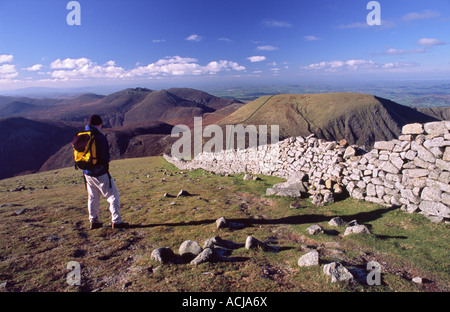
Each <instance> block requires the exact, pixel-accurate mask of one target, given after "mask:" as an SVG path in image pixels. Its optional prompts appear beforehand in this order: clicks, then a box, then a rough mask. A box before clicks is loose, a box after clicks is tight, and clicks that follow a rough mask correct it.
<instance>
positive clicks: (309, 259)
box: [297, 250, 319, 267]
mask: <svg viewBox="0 0 450 312" xmlns="http://www.w3.org/2000/svg"><path fill="white" fill-rule="evenodd" d="M297 263H298V265H299V266H302V267H303V266H306V267H308V266H317V265H319V253H318V252H317V250H312V251H310V252H308V253H307V254H305V255H303V256H301V257H300V258H299V259H298V262H297Z"/></svg>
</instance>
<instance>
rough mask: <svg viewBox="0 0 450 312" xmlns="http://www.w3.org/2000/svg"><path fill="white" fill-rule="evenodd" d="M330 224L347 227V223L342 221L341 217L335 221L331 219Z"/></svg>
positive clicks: (335, 218)
mask: <svg viewBox="0 0 450 312" xmlns="http://www.w3.org/2000/svg"><path fill="white" fill-rule="evenodd" d="M328 224H329V225H330V226H343V225H345V224H346V223H345V221H344V220H342V218H341V217H334V218H333V219H331V220H330V221H329V222H328Z"/></svg>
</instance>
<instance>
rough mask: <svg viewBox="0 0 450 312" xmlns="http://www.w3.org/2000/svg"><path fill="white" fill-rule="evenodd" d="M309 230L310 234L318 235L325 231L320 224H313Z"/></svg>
mask: <svg viewBox="0 0 450 312" xmlns="http://www.w3.org/2000/svg"><path fill="white" fill-rule="evenodd" d="M307 230H308V233H309V234H310V235H316V234H319V233H323V229H322V227H321V226H320V225H318V224H314V225H311V226H310V227H309V228H307Z"/></svg>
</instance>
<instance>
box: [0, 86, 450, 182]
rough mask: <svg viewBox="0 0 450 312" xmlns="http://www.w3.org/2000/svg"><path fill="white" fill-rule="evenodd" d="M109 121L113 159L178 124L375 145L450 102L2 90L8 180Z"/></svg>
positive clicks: (142, 150) (2, 148)
mask: <svg viewBox="0 0 450 312" xmlns="http://www.w3.org/2000/svg"><path fill="white" fill-rule="evenodd" d="M93 113H95V114H99V115H101V116H102V118H103V121H104V126H105V127H104V130H103V132H104V133H105V134H106V136H107V137H108V141H109V143H110V149H111V154H112V157H113V159H120V158H132V157H141V156H151V155H160V154H162V153H163V152H168V151H170V146H171V144H172V143H173V142H174V141H175V140H176V138H172V137H171V136H170V134H171V131H172V128H173V127H174V126H175V125H178V124H183V125H188V126H190V127H191V126H193V119H194V117H198V116H201V117H203V126H207V125H208V124H213V123H214V124H219V125H221V126H223V127H224V126H225V125H231V124H244V125H249V124H253V125H272V124H276V125H279V126H280V136H281V138H285V137H288V136H298V135H308V134H310V133H314V134H316V135H317V136H318V137H320V138H323V139H326V140H339V139H341V138H345V139H347V141H348V142H349V143H351V144H358V145H365V146H367V147H370V146H371V144H373V142H374V141H378V140H390V139H392V138H394V137H395V136H397V135H398V134H399V133H400V130H401V127H402V126H403V125H404V124H406V123H411V122H427V121H433V120H439V119H448V118H449V115H450V108H442V107H439V108H426V109H417V110H416V109H413V108H410V107H406V106H402V105H399V104H397V103H394V102H392V101H389V100H386V99H382V98H378V97H375V96H371V95H366V94H359V93H324V94H308V95H295V94H292V95H291V94H280V95H275V96H263V97H261V98H258V99H256V100H255V101H252V102H250V103H247V104H244V103H242V102H240V101H237V100H233V99H228V98H220V97H216V96H213V95H211V94H208V93H206V92H203V91H200V90H195V89H188V88H173V89H167V90H164V89H163V90H158V91H154V90H150V89H146V88H133V89H132V88H129V89H124V90H122V91H119V92H115V93H112V94H110V95H106V96H104V95H98V94H92V93H89V94H84V95H79V96H76V97H71V98H30V97H20V96H0V141H1V143H2V144H1V145H0V162H1V163H2V166H1V167H0V179H2V178H6V177H11V176H15V175H18V174H23V173H29V172H36V171H39V170H50V169H57V168H62V167H67V166H72V165H73V160H72V148H71V141H72V137H73V136H74V135H75V133H76V132H78V131H80V130H83V128H84V125H85V124H86V122H87V120H88V118H89V116H90V115H91V114H93Z"/></svg>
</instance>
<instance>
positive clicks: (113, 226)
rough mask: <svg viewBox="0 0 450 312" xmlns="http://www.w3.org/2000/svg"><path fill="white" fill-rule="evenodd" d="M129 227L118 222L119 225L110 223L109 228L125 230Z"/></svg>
mask: <svg viewBox="0 0 450 312" xmlns="http://www.w3.org/2000/svg"><path fill="white" fill-rule="evenodd" d="M128 226H129V224H128V223H126V222H120V223H112V225H111V227H112V228H113V229H126V228H127V227H128Z"/></svg>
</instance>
